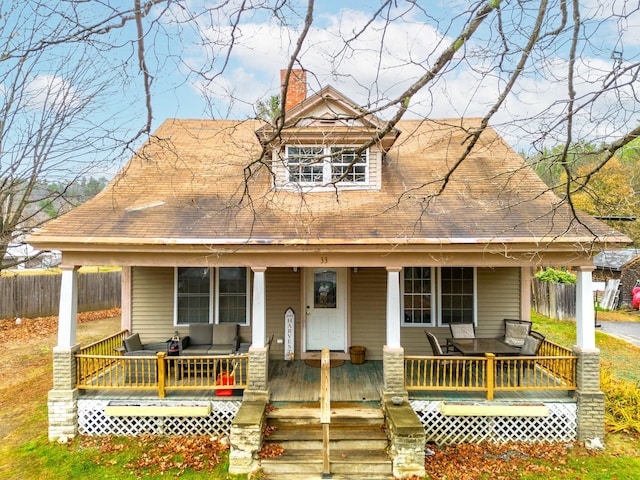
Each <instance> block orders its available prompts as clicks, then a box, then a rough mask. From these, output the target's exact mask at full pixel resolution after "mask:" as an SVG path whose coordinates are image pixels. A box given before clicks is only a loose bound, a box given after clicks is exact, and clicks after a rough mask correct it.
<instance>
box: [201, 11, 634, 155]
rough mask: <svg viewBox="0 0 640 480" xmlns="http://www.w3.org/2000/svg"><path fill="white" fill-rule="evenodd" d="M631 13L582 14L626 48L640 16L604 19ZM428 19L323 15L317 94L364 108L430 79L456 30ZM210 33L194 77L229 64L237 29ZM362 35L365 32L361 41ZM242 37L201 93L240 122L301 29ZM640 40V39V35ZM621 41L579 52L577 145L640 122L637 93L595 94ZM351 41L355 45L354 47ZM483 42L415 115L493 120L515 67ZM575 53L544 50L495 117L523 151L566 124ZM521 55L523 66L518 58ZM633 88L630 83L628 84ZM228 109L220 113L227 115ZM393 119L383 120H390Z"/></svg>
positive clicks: (313, 35) (315, 31)
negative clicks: (499, 61) (330, 89)
mask: <svg viewBox="0 0 640 480" xmlns="http://www.w3.org/2000/svg"><path fill="white" fill-rule="evenodd" d="M623 6H626V3H625V2H622V0H620V1H615V2H614V4H613V6H608V5H607V2H604V0H590V1H589V2H586V3H585V4H584V5H583V7H582V8H583V12H584V13H585V16H586V17H587V18H591V20H590V22H591V23H590V27H589V28H590V29H591V30H590V31H593V32H595V33H602V32H618V31H619V32H621V38H622V39H623V40H624V41H627V37H628V31H631V30H632V29H631V25H632V24H633V23H634V22H636V21H638V19H639V16H638V14H637V13H633V14H631V15H630V16H629V17H628V19H627V20H626V25H627V27H628V28H627V30H628V31H625V30H624V28H622V27H621V23H620V21H619V20H618V21H617V22H616V21H614V20H604V18H605V16H608V15H610V12H611V10H608V9H610V8H611V9H613V11H616V12H618V13H620V12H621V11H622V10H621V9H622V8H623ZM427 20H428V19H427V18H426V17H425V16H420V14H419V12H416V11H411V12H410V13H408V14H404V15H403V16H401V17H398V18H397V19H396V20H394V21H393V22H390V23H388V24H387V23H385V22H383V21H382V20H380V19H377V20H375V21H373V22H371V23H368V22H369V21H370V14H368V13H367V12H365V11H360V10H350V9H342V10H340V11H339V12H336V14H335V15H333V16H331V15H326V16H320V17H319V18H318V19H317V21H316V24H315V25H314V27H312V29H311V31H310V32H309V35H308V38H307V39H306V40H305V42H304V46H303V48H302V51H301V54H300V56H299V60H300V64H301V65H302V67H304V68H305V69H307V70H308V71H309V72H310V74H309V76H308V81H309V86H310V90H311V91H314V90H316V89H318V88H320V87H322V86H324V85H327V84H331V85H333V86H335V87H336V88H338V89H339V90H340V91H342V92H343V93H344V94H345V95H347V96H348V97H350V98H351V99H353V100H354V101H356V102H358V103H360V104H362V105H380V104H383V103H384V102H385V101H387V100H389V99H393V98H395V97H396V96H398V95H399V94H400V93H401V92H403V91H404V89H405V88H406V87H407V86H408V85H410V84H412V83H413V82H415V81H416V80H417V79H418V78H420V77H421V76H422V75H424V74H425V73H426V71H427V69H428V68H430V67H429V66H430V65H431V64H432V63H433V61H434V59H435V58H436V57H437V55H438V54H439V53H441V52H442V51H443V49H444V48H445V47H446V46H447V45H449V44H450V43H451V41H452V38H451V37H450V36H448V35H447V34H445V33H443V32H447V31H449V27H450V25H451V24H450V23H447V22H454V21H456V20H455V19H452V20H447V22H444V23H441V24H440V25H439V26H438V27H439V28H440V30H439V29H438V28H437V27H436V25H435V24H433V25H431V24H430V23H428V22H427ZM596 21H598V22H602V23H600V24H597V23H596ZM365 25H366V29H364V26H365ZM596 25H598V26H599V28H596ZM494 27H495V25H486V30H484V31H483V33H482V34H483V35H484V36H485V38H491V39H492V41H496V38H495V37H493V35H494V32H493V30H492V29H493V28H494ZM454 30H455V29H453V28H451V31H454ZM204 32H205V39H206V41H207V43H208V44H209V45H213V46H214V48H213V49H212V50H210V51H207V52H201V54H200V55H197V56H192V57H191V58H190V59H189V63H190V66H191V68H192V69H194V70H200V69H202V66H203V65H214V67H215V68H218V67H219V65H221V64H222V62H224V61H225V60H226V50H225V48H226V46H227V45H228V43H229V39H230V35H231V29H230V28H229V27H224V28H219V27H216V28H211V27H209V28H208V29H207V30H205V31H204ZM354 32H362V33H360V34H359V35H358V36H357V37H356V36H355V35H354ZM634 33H636V31H635V29H634ZM233 34H234V35H235V38H236V44H235V46H234V49H233V52H232V56H231V57H230V59H229V60H230V62H229V65H230V67H229V68H228V69H227V71H226V72H225V74H224V75H222V76H219V77H216V78H215V79H214V80H213V81H210V82H205V81H202V80H199V81H198V82H196V83H195V84H194V85H195V87H196V88H197V89H198V90H199V91H200V92H203V94H206V95H208V96H210V97H212V98H215V99H216V100H217V101H218V102H219V103H220V104H221V105H222V104H224V103H225V102H228V100H229V98H230V97H233V99H234V100H233V101H232V105H231V109H232V110H233V113H232V116H235V117H236V118H237V117H241V116H246V115H251V113H252V112H253V109H252V105H253V104H255V102H256V101H258V100H261V99H265V98H267V97H268V96H269V95H274V94H277V93H278V92H279V70H280V69H281V68H284V67H285V66H286V65H287V64H288V62H289V57H290V55H291V54H292V51H293V49H294V46H295V42H296V41H297V38H298V31H297V30H296V28H295V27H294V26H283V25H282V24H280V23H278V22H276V21H273V20H272V19H269V18H265V19H264V21H263V22H259V21H255V22H251V23H245V24H242V25H241V26H240V28H238V29H237V30H235V31H234V32H233ZM594 35H595V34H594ZM632 36H633V35H632ZM635 37H636V38H638V39H640V35H637V33H636V35H635ZM617 38H618V36H617V35H616V34H612V35H609V36H605V38H602V39H600V38H599V37H598V36H597V35H596V36H594V37H593V38H591V39H590V41H589V42H588V43H585V44H584V45H583V46H582V50H581V51H580V52H579V54H580V58H579V61H578V63H577V65H576V78H575V89H576V92H577V102H576V105H582V104H583V103H584V102H585V101H586V100H589V101H590V103H589V104H588V108H583V109H582V110H581V111H580V114H579V116H578V117H577V118H576V122H575V133H574V137H575V138H576V139H578V138H587V139H594V140H605V139H606V140H610V139H611V138H612V137H615V136H617V135H620V132H622V131H624V130H625V128H626V125H628V123H629V122H631V121H635V122H637V118H636V117H635V113H634V111H635V110H636V108H635V107H634V106H633V105H634V104H635V103H637V99H635V98H634V97H633V92H632V91H631V88H630V87H628V86H627V87H624V88H621V89H619V90H618V91H608V92H605V93H604V94H602V95H599V96H595V93H596V92H598V91H599V90H600V89H601V86H602V85H603V82H605V81H606V79H607V74H609V73H610V72H611V70H612V68H613V65H614V64H613V60H611V59H610V58H609V56H610V50H611V49H612V48H613V47H615V45H616V42H617ZM346 39H349V40H350V41H349V42H345V40H346ZM475 42H476V40H473V41H471V42H470V43H469V44H468V45H467V48H468V50H467V52H468V54H469V56H468V57H467V58H464V59H458V61H457V63H456V62H453V63H452V65H450V66H449V67H448V70H447V71H446V73H445V74H444V75H443V76H441V77H440V78H438V79H437V81H435V82H433V83H432V84H430V85H429V87H428V88H425V89H423V90H422V91H420V92H419V93H418V94H416V95H415V96H414V97H413V98H412V100H411V107H410V112H409V114H408V115H409V116H413V117H431V118H451V117H459V116H467V117H468V116H483V115H485V114H486V112H487V110H488V108H489V107H490V106H491V105H492V104H493V103H494V102H495V101H496V99H497V98H498V96H499V95H500V93H501V91H502V89H503V88H504V84H505V82H506V80H505V79H506V78H507V76H508V74H509V69H513V63H508V62H507V63H505V64H504V65H503V66H502V67H503V70H500V69H499V68H498V67H497V65H496V60H495V58H494V56H493V55H492V54H491V51H490V50H487V47H486V46H485V45H482V44H479V43H475ZM637 42H640V40H637ZM567 48H568V47H567V45H566V44H565V45H563V44H560V45H558V46H557V45H555V44H554V46H553V50H550V51H549V50H545V49H542V50H541V51H538V52H536V54H535V56H532V58H531V59H530V61H529V65H528V68H527V70H526V71H525V73H524V74H523V75H522V76H521V77H520V78H519V80H518V83H517V84H516V85H515V87H514V90H513V93H512V94H511V95H510V96H509V97H508V99H507V101H506V102H505V104H504V105H503V108H502V109H501V110H500V111H499V112H498V113H497V114H496V115H495V116H494V118H493V119H492V121H491V123H492V124H494V125H496V127H497V128H498V129H499V130H500V131H501V132H502V133H503V134H504V135H505V136H506V137H507V140H508V141H509V143H511V144H512V145H514V146H515V147H516V148H524V145H523V144H526V143H530V142H531V141H533V140H534V139H536V138H539V137H540V136H541V135H542V133H541V132H542V131H544V130H545V129H548V128H549V127H550V126H552V125H559V122H561V119H562V116H563V114H564V113H565V111H566V108H567V99H568V93H567V91H568V87H567V83H566V79H567V60H566V59H565V58H563V56H564V55H566V51H567ZM471 53H473V55H471ZM632 53H634V54H637V52H636V51H635V50H632V49H629V50H628V52H625V55H626V56H627V55H628V56H630V55H631V54H632ZM512 54H513V55H514V58H517V55H518V54H517V53H512ZM625 60H626V59H625ZM215 68H214V69H215ZM624 80H626V79H625V78H621V79H620V80H619V82H620V83H622V82H623V81H624ZM225 108H226V106H225V107H221V111H223V110H225ZM392 113H393V111H389V112H386V113H382V114H381V115H382V116H383V117H385V116H386V117H388V116H390V115H391V114H392ZM555 134H556V138H555V139H553V140H551V141H552V142H557V141H559V140H560V139H561V137H562V136H563V135H564V134H565V132H564V130H563V127H562V126H560V127H559V128H558V129H557V130H556V132H555Z"/></svg>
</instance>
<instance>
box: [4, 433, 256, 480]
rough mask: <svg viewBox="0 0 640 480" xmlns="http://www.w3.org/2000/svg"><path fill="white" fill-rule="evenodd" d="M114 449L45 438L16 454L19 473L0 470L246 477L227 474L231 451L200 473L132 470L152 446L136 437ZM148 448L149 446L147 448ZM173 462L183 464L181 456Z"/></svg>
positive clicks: (61, 479)
mask: <svg viewBox="0 0 640 480" xmlns="http://www.w3.org/2000/svg"><path fill="white" fill-rule="evenodd" d="M111 443H112V445H113V449H112V450H107V451H105V449H104V448H102V447H101V446H100V445H89V446H87V445H86V444H84V443H83V442H81V441H80V440H76V441H73V442H69V443H68V444H59V443H49V442H48V440H47V439H46V438H45V437H44V436H39V437H38V438H37V439H35V440H32V441H29V442H27V443H25V444H24V445H22V446H20V447H19V448H18V449H17V450H16V451H14V452H13V455H15V456H16V458H15V460H16V461H17V463H19V464H20V465H21V468H20V472H19V474H16V473H15V472H5V471H2V470H0V478H2V479H40V478H47V479H49V480H75V479H77V480H86V479H92V478H96V479H97V478H99V479H121V478H146V479H158V480H159V479H167V478H178V477H179V478H182V479H185V480H195V479H200V480H202V479H205V478H206V479H208V480H239V479H244V478H246V476H234V475H229V474H228V473H227V470H228V466H229V463H228V452H225V453H223V454H222V455H221V460H222V461H221V462H220V463H219V464H218V465H217V466H216V467H215V468H214V469H213V470H212V471H209V470H202V471H198V470H196V469H193V468H171V467H166V468H165V467H163V466H161V465H154V466H150V467H132V466H131V464H135V463H136V462H138V461H139V460H140V459H141V458H143V457H144V456H145V454H146V453H147V451H148V444H146V443H142V442H139V441H138V440H137V439H136V438H129V437H114V438H113V440H112V442H111ZM145 445H146V446H145ZM172 460H176V461H178V462H179V461H180V460H181V457H180V455H179V454H175V455H174V457H173V458H172Z"/></svg>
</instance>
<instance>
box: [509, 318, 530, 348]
mask: <svg viewBox="0 0 640 480" xmlns="http://www.w3.org/2000/svg"><path fill="white" fill-rule="evenodd" d="M529 332H531V322H530V321H528V320H516V319H513V318H505V319H504V337H502V340H503V341H504V343H506V344H507V345H510V346H512V347H515V348H522V346H523V345H524V341H525V339H526V338H527V336H528V335H529Z"/></svg>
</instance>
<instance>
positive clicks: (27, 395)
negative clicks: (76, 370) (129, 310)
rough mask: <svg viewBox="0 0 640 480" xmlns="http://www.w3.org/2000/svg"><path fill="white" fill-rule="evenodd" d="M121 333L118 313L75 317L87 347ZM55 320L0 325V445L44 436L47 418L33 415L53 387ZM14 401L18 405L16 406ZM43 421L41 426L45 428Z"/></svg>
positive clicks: (42, 318) (13, 322) (47, 319)
mask: <svg viewBox="0 0 640 480" xmlns="http://www.w3.org/2000/svg"><path fill="white" fill-rule="evenodd" d="M119 330H120V310H119V309H114V310H104V311H100V312H86V313H80V314H79V315H78V332H77V333H78V335H77V337H78V342H79V343H81V344H88V343H91V342H93V341H96V340H99V339H101V338H104V337H106V336H108V335H109V334H112V333H115V332H117V331H119ZM57 332H58V319H57V317H40V318H33V319H27V318H23V319H21V322H20V323H19V324H17V323H16V321H15V320H14V319H11V320H0V335H1V336H0V338H2V343H1V347H0V378H2V383H1V385H0V443H1V444H2V445H3V446H5V447H8V446H10V445H17V444H20V443H23V442H24V440H25V436H30V435H32V436H33V437H35V436H37V434H38V433H40V432H42V431H45V430H46V428H47V426H46V416H45V417H42V416H41V415H34V412H35V411H37V410H39V409H41V408H42V406H43V405H46V403H47V402H46V399H47V393H48V392H49V390H51V386H52V366H51V364H52V362H51V358H52V353H51V351H52V350H51V349H52V348H53V347H54V346H55V345H56V343H57ZM17 400H18V401H17ZM43 421H44V423H43Z"/></svg>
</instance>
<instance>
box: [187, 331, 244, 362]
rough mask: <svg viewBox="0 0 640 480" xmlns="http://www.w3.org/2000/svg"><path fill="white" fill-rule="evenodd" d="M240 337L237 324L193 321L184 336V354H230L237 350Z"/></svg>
mask: <svg viewBox="0 0 640 480" xmlns="http://www.w3.org/2000/svg"><path fill="white" fill-rule="evenodd" d="M239 344H240V337H239V336H238V325H237V324H235V323H228V324H227V323H223V324H218V325H213V324H211V323H193V324H191V325H189V335H188V336H187V337H185V342H184V346H183V353H184V354H185V355H230V354H232V353H235V352H236V351H237V350H238V346H239Z"/></svg>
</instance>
